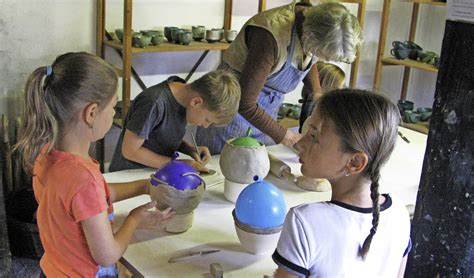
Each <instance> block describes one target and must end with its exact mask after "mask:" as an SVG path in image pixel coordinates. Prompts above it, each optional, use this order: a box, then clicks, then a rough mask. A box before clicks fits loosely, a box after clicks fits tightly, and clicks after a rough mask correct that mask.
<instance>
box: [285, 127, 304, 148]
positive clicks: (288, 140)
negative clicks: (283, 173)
mask: <svg viewBox="0 0 474 278" xmlns="http://www.w3.org/2000/svg"><path fill="white" fill-rule="evenodd" d="M301 137H302V136H301V134H299V133H294V132H292V131H289V130H288V131H286V134H285V137H283V140H282V141H281V143H282V144H283V145H285V146H287V147H288V148H290V149H293V145H294V144H296V142H298V141H299V140H300V139H301Z"/></svg>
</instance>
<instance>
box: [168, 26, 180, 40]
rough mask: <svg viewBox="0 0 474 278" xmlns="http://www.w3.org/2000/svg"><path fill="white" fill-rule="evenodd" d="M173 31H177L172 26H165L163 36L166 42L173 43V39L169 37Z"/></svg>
mask: <svg viewBox="0 0 474 278" xmlns="http://www.w3.org/2000/svg"><path fill="white" fill-rule="evenodd" d="M174 29H179V28H178V27H174V26H165V28H164V35H165V38H166V39H167V40H168V42H170V43H172V42H173V38H172V37H171V31H172V30H174Z"/></svg>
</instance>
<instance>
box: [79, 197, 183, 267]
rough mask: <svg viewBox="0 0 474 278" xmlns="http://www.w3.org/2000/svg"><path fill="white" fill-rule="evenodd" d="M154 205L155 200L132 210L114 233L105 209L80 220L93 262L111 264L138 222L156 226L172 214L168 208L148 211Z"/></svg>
mask: <svg viewBox="0 0 474 278" xmlns="http://www.w3.org/2000/svg"><path fill="white" fill-rule="evenodd" d="M155 205H156V202H155V201H153V202H150V203H148V204H145V205H142V206H139V207H137V208H135V209H134V210H132V211H131V212H130V214H129V215H128V216H127V218H125V220H124V222H123V225H122V226H121V227H120V229H119V230H118V231H117V232H116V233H115V234H114V233H113V232H112V226H111V225H110V222H109V219H108V217H107V212H106V211H103V212H102V213H100V214H98V215H95V216H92V217H90V218H87V219H85V220H83V221H81V224H82V229H83V230H84V234H85V236H86V239H87V244H88V246H89V250H90V252H91V255H92V258H94V260H95V262H96V263H97V264H99V265H102V266H109V265H112V264H113V263H115V262H116V261H118V260H119V259H120V257H121V256H122V255H123V253H124V252H125V250H126V249H127V246H128V244H129V242H130V239H131V238H132V235H133V232H134V231H135V230H136V228H137V227H138V225H139V224H144V225H146V226H156V225H157V224H158V223H159V222H161V221H163V220H165V219H167V218H169V217H170V216H172V215H173V214H174V213H173V212H171V209H170V208H168V209H166V210H164V211H159V210H153V211H149V209H151V208H153V207H154V206H155Z"/></svg>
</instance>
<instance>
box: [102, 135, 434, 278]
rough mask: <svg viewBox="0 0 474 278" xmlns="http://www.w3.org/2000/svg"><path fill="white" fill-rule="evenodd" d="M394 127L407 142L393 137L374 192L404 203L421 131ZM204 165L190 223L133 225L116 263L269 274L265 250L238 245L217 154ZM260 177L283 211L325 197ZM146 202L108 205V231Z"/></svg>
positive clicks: (117, 175)
mask: <svg viewBox="0 0 474 278" xmlns="http://www.w3.org/2000/svg"><path fill="white" fill-rule="evenodd" d="M400 131H401V132H402V133H403V134H404V135H405V136H406V137H407V138H408V139H409V140H410V143H406V142H405V141H403V140H402V139H401V138H399V140H398V142H397V145H396V147H395V150H394V152H393V154H392V156H391V158H390V160H389V162H388V163H387V165H386V166H385V167H384V168H383V169H382V172H381V181H380V185H381V189H380V192H382V193H383V192H389V193H391V194H392V195H394V196H396V197H398V198H400V199H401V200H402V201H403V202H404V203H405V204H415V202H416V193H417V190H418V184H419V180H420V176H421V168H422V164H423V157H424V152H425V148H426V135H424V134H421V133H418V132H414V131H411V130H408V129H404V128H400ZM267 149H268V152H270V153H271V154H273V155H275V156H276V157H278V158H279V159H281V160H283V161H284V162H286V163H287V164H288V165H290V167H291V168H292V173H294V174H296V175H300V174H301V172H300V169H299V166H300V164H299V163H298V158H297V156H296V154H295V153H293V152H292V151H290V150H289V149H287V148H286V147H284V146H282V145H276V146H271V147H268V148H267ZM209 168H211V169H214V170H216V171H217V175H214V176H211V177H207V178H204V179H205V181H206V184H207V188H206V192H205V194H204V197H203V200H202V202H201V203H200V204H199V206H198V208H197V209H196V210H195V211H194V222H193V226H192V227H191V228H190V229H189V230H188V231H186V232H184V233H181V234H170V233H167V232H164V231H162V230H161V228H160V227H156V228H151V229H150V228H147V229H138V230H136V231H135V233H134V235H133V238H132V241H131V243H130V245H129V247H128V249H127V251H126V252H125V254H124V255H123V257H122V260H121V261H122V263H124V264H125V266H127V268H129V269H130V270H131V271H132V273H133V274H134V275H136V276H137V277H140V276H145V277H211V274H210V270H209V265H210V264H211V263H220V264H221V266H222V268H223V270H224V277H263V275H272V274H273V271H274V270H275V269H276V264H275V263H274V262H273V261H272V259H271V253H267V254H263V255H253V254H250V253H247V252H246V251H245V250H244V248H243V247H242V246H241V245H240V242H239V239H238V238H237V234H236V232H235V228H234V220H233V218H232V210H233V209H234V207H235V204H233V203H231V202H229V201H227V200H226V199H225V197H224V183H223V181H224V177H223V176H222V175H221V174H220V170H219V156H218V155H217V156H213V157H212V159H211V161H210V163H209ZM152 173H153V169H140V170H125V171H119V172H113V173H106V174H104V176H105V178H106V180H107V181H108V182H126V181H132V180H136V179H142V178H148V177H149V176H150V174H152ZM265 180H267V181H270V182H272V183H273V184H275V185H276V186H277V187H278V188H280V190H281V191H282V192H283V194H284V195H285V200H286V203H287V207H288V209H289V208H290V207H293V206H295V205H298V204H302V203H308V202H318V201H327V200H329V199H330V197H331V193H330V191H328V192H308V191H304V190H301V189H299V188H297V187H296V186H295V185H294V184H292V183H289V182H287V181H285V180H283V179H279V178H277V177H275V176H273V175H271V174H269V175H268V176H267V177H266V178H265ZM149 201H150V197H149V196H148V195H142V196H138V197H135V198H131V199H128V200H124V201H121V202H117V203H114V210H115V217H116V218H115V221H114V229H116V228H118V227H120V225H121V224H122V222H123V220H124V218H125V217H126V216H127V215H128V213H129V211H130V210H132V209H133V208H135V207H137V206H139V205H142V204H145V203H147V202H149ZM210 249H220V250H221V251H220V252H217V253H213V254H210V255H206V256H202V257H198V258H192V259H188V260H185V261H181V262H176V263H168V259H169V258H170V257H171V256H175V255H179V254H183V253H185V252H187V251H202V250H210Z"/></svg>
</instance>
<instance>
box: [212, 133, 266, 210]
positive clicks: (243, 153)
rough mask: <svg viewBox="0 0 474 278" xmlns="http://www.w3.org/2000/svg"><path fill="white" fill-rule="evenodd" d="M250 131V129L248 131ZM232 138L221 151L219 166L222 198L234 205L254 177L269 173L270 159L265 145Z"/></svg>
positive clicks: (251, 140) (255, 141)
mask: <svg viewBox="0 0 474 278" xmlns="http://www.w3.org/2000/svg"><path fill="white" fill-rule="evenodd" d="M249 130H250V129H249ZM249 135H250V134H249V132H248V131H247V136H246V137H239V138H234V139H231V140H229V141H227V142H226V144H225V145H224V148H223V149H222V152H221V155H220V159H219V165H220V168H221V171H222V174H223V175H224V177H225V181H224V196H225V198H226V199H227V200H229V201H231V202H233V203H235V201H236V200H237V197H238V196H239V194H240V191H242V190H243V189H244V188H245V187H246V186H247V185H248V184H249V183H252V182H253V181H254V180H253V178H254V177H255V176H259V177H266V176H267V175H268V172H269V171H270V159H269V158H268V152H267V149H266V148H265V145H264V144H262V143H260V142H259V141H257V140H256V139H253V138H251V137H249Z"/></svg>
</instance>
